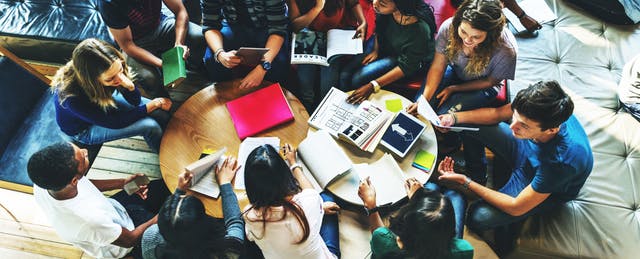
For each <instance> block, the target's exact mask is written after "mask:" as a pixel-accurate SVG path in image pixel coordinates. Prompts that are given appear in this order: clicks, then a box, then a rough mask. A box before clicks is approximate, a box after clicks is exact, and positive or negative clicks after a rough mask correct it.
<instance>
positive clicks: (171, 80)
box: [162, 47, 187, 87]
mask: <svg viewBox="0 0 640 259" xmlns="http://www.w3.org/2000/svg"><path fill="white" fill-rule="evenodd" d="M182 55H184V49H183V48H181V47H173V48H171V49H169V50H167V51H165V52H164V53H162V79H163V83H164V85H165V86H169V87H176V86H177V85H179V84H180V83H182V81H183V80H184V79H185V78H187V67H186V65H185V63H184V59H183V58H182Z"/></svg>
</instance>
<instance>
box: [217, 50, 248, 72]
mask: <svg viewBox="0 0 640 259" xmlns="http://www.w3.org/2000/svg"><path fill="white" fill-rule="evenodd" d="M236 52H237V51H235V50H232V51H226V52H225V51H222V52H220V53H219V54H218V61H219V62H220V64H222V65H223V66H224V67H226V68H234V67H236V66H237V65H240V62H242V59H240V57H238V56H236ZM214 54H215V53H214Z"/></svg>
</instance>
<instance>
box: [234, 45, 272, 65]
mask: <svg viewBox="0 0 640 259" xmlns="http://www.w3.org/2000/svg"><path fill="white" fill-rule="evenodd" d="M267 51H269V48H248V47H241V48H240V49H238V51H236V56H238V57H240V58H242V64H243V65H247V66H255V65H258V64H260V63H262V57H263V56H264V53H267Z"/></svg>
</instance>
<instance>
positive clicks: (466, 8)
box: [445, 0, 506, 75]
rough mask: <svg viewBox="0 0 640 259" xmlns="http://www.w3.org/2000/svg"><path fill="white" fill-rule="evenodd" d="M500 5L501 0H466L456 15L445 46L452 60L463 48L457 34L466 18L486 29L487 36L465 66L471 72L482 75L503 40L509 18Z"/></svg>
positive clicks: (448, 56) (448, 57)
mask: <svg viewBox="0 0 640 259" xmlns="http://www.w3.org/2000/svg"><path fill="white" fill-rule="evenodd" d="M500 6H501V4H500V1H498V0H467V1H464V2H463V3H462V4H461V5H460V7H459V8H458V10H457V11H456V13H455V15H454V16H453V20H452V22H451V25H450V27H449V42H448V44H447V46H446V49H445V53H446V56H447V59H449V60H453V59H454V58H455V57H456V56H458V54H459V53H460V51H462V46H463V43H462V38H460V35H458V28H459V27H460V24H461V23H462V22H463V21H464V22H468V23H469V24H470V25H471V27H473V28H474V29H477V30H481V31H485V32H487V38H486V39H485V40H484V41H483V42H481V43H480V44H478V46H477V47H476V48H475V50H474V53H473V55H472V56H471V58H470V60H469V63H467V66H466V67H465V68H464V70H465V72H466V73H468V74H471V75H480V74H481V73H482V72H483V71H484V70H485V68H486V67H487V66H488V65H489V61H490V60H491V56H492V54H493V51H494V50H495V49H497V48H499V47H500V45H502V44H504V42H503V40H502V37H501V35H502V30H503V29H504V26H505V23H506V18H505V16H504V14H503V13H502V9H501V8H500Z"/></svg>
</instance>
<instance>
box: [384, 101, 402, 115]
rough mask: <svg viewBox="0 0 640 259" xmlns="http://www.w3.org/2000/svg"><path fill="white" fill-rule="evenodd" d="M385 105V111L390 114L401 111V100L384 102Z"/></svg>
mask: <svg viewBox="0 0 640 259" xmlns="http://www.w3.org/2000/svg"><path fill="white" fill-rule="evenodd" d="M385 104H386V106H387V110H389V111H390V112H399V111H401V110H402V100H400V99H390V100H386V101H385Z"/></svg>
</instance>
